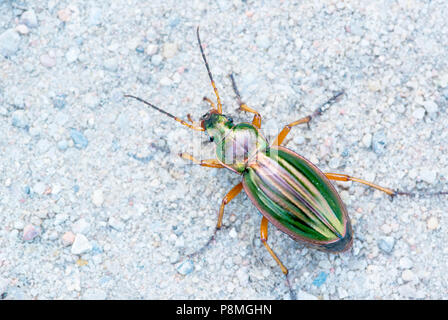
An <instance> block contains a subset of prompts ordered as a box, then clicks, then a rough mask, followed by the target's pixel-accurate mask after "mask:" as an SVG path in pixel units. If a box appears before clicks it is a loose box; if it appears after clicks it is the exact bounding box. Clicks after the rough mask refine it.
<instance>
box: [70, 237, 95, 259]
mask: <svg viewBox="0 0 448 320" xmlns="http://www.w3.org/2000/svg"><path fill="white" fill-rule="evenodd" d="M90 250H92V245H91V244H90V242H89V240H87V238H86V237H85V236H84V235H83V234H81V233H79V234H77V235H76V237H75V241H74V242H73V245H72V249H71V253H72V254H76V255H80V254H83V253H85V252H87V251H90Z"/></svg>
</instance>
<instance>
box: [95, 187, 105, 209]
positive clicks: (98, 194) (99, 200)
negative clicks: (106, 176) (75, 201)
mask: <svg viewBox="0 0 448 320" xmlns="http://www.w3.org/2000/svg"><path fill="white" fill-rule="evenodd" d="M92 202H93V204H94V205H95V206H97V207H101V206H102V204H103V202H104V196H103V190H100V189H97V190H95V191H94V192H93V193H92Z"/></svg>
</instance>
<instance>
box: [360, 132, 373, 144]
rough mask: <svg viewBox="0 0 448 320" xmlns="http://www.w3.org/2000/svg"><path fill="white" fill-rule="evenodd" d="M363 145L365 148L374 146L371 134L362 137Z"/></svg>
mask: <svg viewBox="0 0 448 320" xmlns="http://www.w3.org/2000/svg"><path fill="white" fill-rule="evenodd" d="M362 144H363V145H364V147H366V148H370V146H371V145H372V135H371V134H370V133H366V134H365V135H364V136H363V137H362Z"/></svg>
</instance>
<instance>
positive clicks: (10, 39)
mask: <svg viewBox="0 0 448 320" xmlns="http://www.w3.org/2000/svg"><path fill="white" fill-rule="evenodd" d="M19 45H20V35H19V34H18V33H17V31H15V30H14V29H8V30H6V31H4V32H3V33H2V34H0V55H2V56H4V57H10V56H12V55H13V54H15V53H16V52H17V51H18V50H19Z"/></svg>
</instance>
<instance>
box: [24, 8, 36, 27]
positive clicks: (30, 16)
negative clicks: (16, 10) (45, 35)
mask: <svg viewBox="0 0 448 320" xmlns="http://www.w3.org/2000/svg"><path fill="white" fill-rule="evenodd" d="M20 22H21V23H23V24H25V25H26V26H27V27H29V28H36V27H37V26H38V25H39V23H38V21H37V17H36V13H35V12H34V10H28V11H25V12H24V13H22V15H21V16H20Z"/></svg>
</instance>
